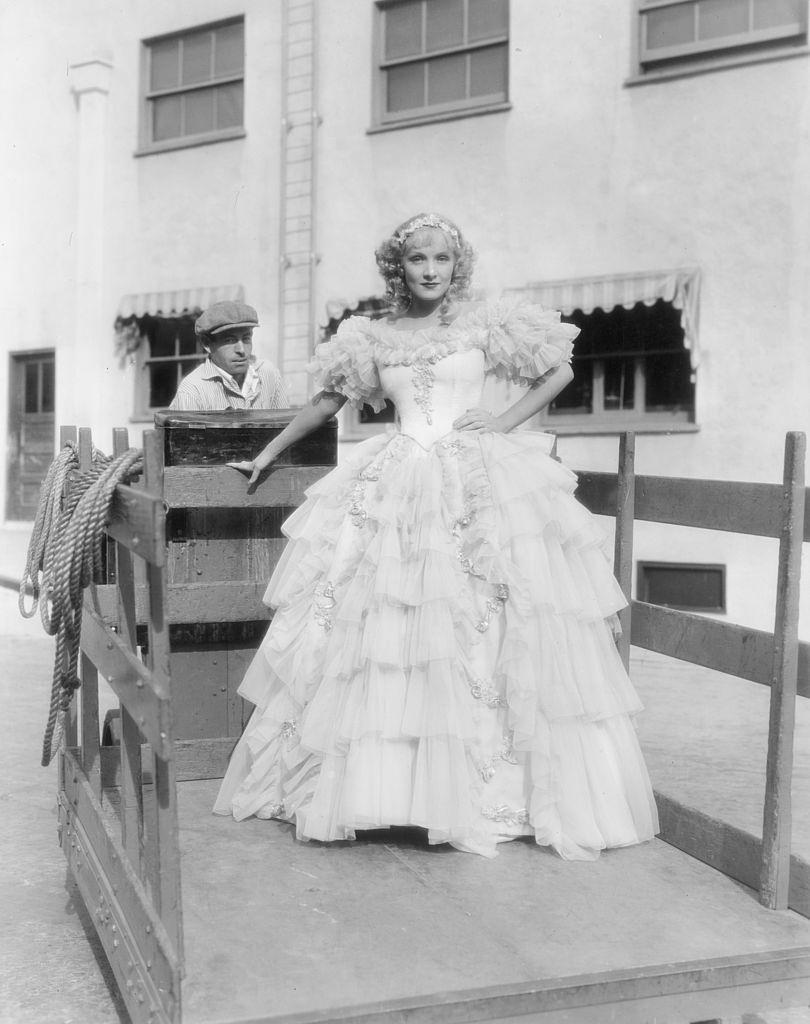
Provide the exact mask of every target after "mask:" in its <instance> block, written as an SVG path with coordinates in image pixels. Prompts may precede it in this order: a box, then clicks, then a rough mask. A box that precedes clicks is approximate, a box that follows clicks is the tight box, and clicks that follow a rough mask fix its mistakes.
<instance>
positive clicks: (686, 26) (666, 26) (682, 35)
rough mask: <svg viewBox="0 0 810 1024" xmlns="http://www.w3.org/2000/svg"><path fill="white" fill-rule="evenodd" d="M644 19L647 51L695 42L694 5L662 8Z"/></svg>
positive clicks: (648, 14)
mask: <svg viewBox="0 0 810 1024" xmlns="http://www.w3.org/2000/svg"><path fill="white" fill-rule="evenodd" d="M644 18H645V23H646V26H647V49H649V50H657V49H659V48H662V47H666V46H680V45H681V44H683V43H691V42H694V39H695V5H694V4H682V5H679V6H678V7H660V8H659V9H658V10H653V11H648V12H647V13H646V14H645V15H644Z"/></svg>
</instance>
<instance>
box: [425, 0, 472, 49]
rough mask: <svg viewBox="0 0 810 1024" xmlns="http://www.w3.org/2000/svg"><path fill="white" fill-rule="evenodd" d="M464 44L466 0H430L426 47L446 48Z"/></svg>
mask: <svg viewBox="0 0 810 1024" xmlns="http://www.w3.org/2000/svg"><path fill="white" fill-rule="evenodd" d="M463 45H464V0H429V3H428V5H427V19H426V23H425V49H426V50H428V51H431V50H444V49H446V48H447V47H448V46H463Z"/></svg>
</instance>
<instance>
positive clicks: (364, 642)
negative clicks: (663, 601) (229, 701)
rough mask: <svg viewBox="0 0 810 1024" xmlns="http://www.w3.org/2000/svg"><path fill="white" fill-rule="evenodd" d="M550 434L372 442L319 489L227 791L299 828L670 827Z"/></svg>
mask: <svg viewBox="0 0 810 1024" xmlns="http://www.w3.org/2000/svg"><path fill="white" fill-rule="evenodd" d="M548 444H549V439H548V437H547V436H545V435H537V434H528V433H523V434H512V435H502V434H482V435H481V434H472V433H464V432H459V433H452V434H450V435H448V436H447V437H446V438H444V439H442V440H441V441H439V442H437V443H436V444H435V445H434V446H433V447H431V448H430V449H429V450H425V449H424V448H422V447H421V446H420V445H419V444H418V443H417V442H416V441H414V440H413V439H411V438H409V437H408V436H406V435H403V434H395V435H384V436H380V437H376V438H373V439H371V440H370V441H367V442H365V443H363V444H361V445H359V446H358V448H357V449H356V451H355V453H354V454H353V457H352V458H351V459H349V460H347V461H346V463H345V464H343V465H341V466H339V467H338V468H337V469H335V470H334V471H333V472H332V473H330V474H329V475H328V476H326V477H324V478H323V479H322V480H320V481H319V482H318V483H317V484H315V485H314V486H313V487H311V488H310V490H309V491H308V495H307V500H306V501H305V503H304V504H303V505H302V506H301V507H300V508H299V509H297V510H296V512H294V513H293V515H292V516H291V517H290V518H289V519H288V520H287V522H286V524H285V527H284V531H285V533H286V535H287V536H288V538H289V543H288V545H287V547H286V549H285V551H284V554H283V555H282V558H281V559H280V561H279V563H278V565H277V567H276V570H275V572H274V574H273V577H272V579H271V581H270V584H269V586H268V589H267V593H266V595H265V601H266V602H267V603H268V604H269V605H271V606H272V607H274V608H275V609H276V611H275V615H274V618H273V621H272V623H271V625H270V627H269V629H268V632H267V635H266V637H265V639H264V641H263V642H262V645H261V647H260V649H259V651H258V652H257V654H256V657H255V659H254V661H253V663H252V664H251V666H250V668H249V669H248V671H247V674H246V676H245V679H244V681H243V683H242V686H241V687H240V693H241V694H242V696H244V697H245V698H246V699H247V700H249V701H251V702H252V703H253V704H255V705H256V709H255V711H254V713H253V716H252V717H251V720H250V722H249V724H248V726H247V728H246V730H245V733H244V735H243V737H242V739H241V740H240V741H239V743H238V744H237V747H236V749H235V751H234V754H233V757H232V759H231V763H230V765H229V768H228V772H227V774H226V776H225V779H224V781H223V784H222V788H221V790H220V794H219V797H218V800H217V803H216V806H215V808H214V809H215V811H217V812H219V813H232V814H233V815H234V817H235V818H237V819H243V818H246V817H248V816H251V815H257V816H258V817H267V818H271V817H272V818H281V819H284V820H287V821H291V822H294V823H295V826H296V833H297V835H298V837H299V838H300V839H317V840H324V841H330V840H336V839H352V838H354V835H355V831H356V830H358V829H368V828H380V827H386V826H391V825H417V826H421V827H424V828H426V829H427V830H428V836H429V840H430V842H446V841H448V842H451V843H453V844H454V845H455V846H457V847H459V848H461V849H467V850H473V851H475V852H479V853H483V854H485V855H490V856H491V855H493V854H494V853H495V848H496V844H497V842H499V841H501V840H503V839H507V838H511V837H513V836H515V835H522V834H528V835H534V836H535V838H536V840H537V842H538V843H541V844H544V845H550V846H552V847H554V849H556V850H557V851H558V852H559V853H560V854H561V855H562V856H563V857H566V858H572V859H591V858H593V857H595V856H597V855H598V852H599V851H600V850H601V849H604V848H605V847H612V846H623V845H628V844H632V843H637V842H640V841H642V840H645V839H649V838H650V837H652V836H653V835H654V834H655V832H656V831H657V818H656V811H655V803H654V800H653V796H652V790H651V787H650V783H649V779H648V776H647V772H646V768H645V766H644V762H643V759H642V756H641V752H640V750H639V746H638V741H637V739H636V734H635V730H634V728H633V725H632V722H631V719H630V716H631V715H632V714H633V713H634V712H636V711H638V710H639V708H640V704H639V701H638V698H637V696H636V694H635V691H634V690H633V687H632V685H631V683H630V680H629V678H628V677H627V674H626V672H625V670H624V667H623V665H622V663H621V660H620V658H619V656H618V654H617V652H616V648H615V645H614V642H613V635H612V630H611V627H610V621H611V620H612V619H614V617H615V613H616V612H617V611H618V610H619V609H620V608H621V607H623V605H624V604H625V601H624V597H623V595H622V593H621V590H620V588H619V587H618V585H617V583H616V581H615V580H614V578H613V575H612V573H611V572H610V568H609V566H608V563H607V561H606V559H605V556H604V552H603V549H602V543H603V537H602V533H601V530H600V528H599V527H598V525H597V522H596V520H595V519H594V518H593V517H592V516H591V515H590V513H588V512H587V511H586V510H585V509H584V508H583V507H582V506H581V505H580V504H579V503H578V502H577V501H576V500H575V499H574V497H573V491H574V489H575V487H576V478H575V476H574V475H573V474H572V473H571V472H570V471H568V470H567V469H565V468H564V467H563V466H561V465H560V464H559V463H557V462H556V461H555V460H553V459H551V458H550V457H549V456H548V454H547V452H548Z"/></svg>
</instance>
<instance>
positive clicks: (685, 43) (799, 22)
mask: <svg viewBox="0 0 810 1024" xmlns="http://www.w3.org/2000/svg"><path fill="white" fill-rule="evenodd" d="M806 41H807V0H640V3H639V63H640V66H641V70H642V71H645V72H649V71H655V70H664V69H666V68H677V67H679V66H682V65H684V64H688V65H693V64H694V63H695V62H696V61H700V60H707V59H716V58H717V57H722V58H725V59H727V58H728V57H730V56H731V57H737V58H744V59H747V58H750V57H753V56H756V55H757V54H760V53H762V52H763V51H766V50H772V49H773V47H774V46H795V45H796V44H804V43H806Z"/></svg>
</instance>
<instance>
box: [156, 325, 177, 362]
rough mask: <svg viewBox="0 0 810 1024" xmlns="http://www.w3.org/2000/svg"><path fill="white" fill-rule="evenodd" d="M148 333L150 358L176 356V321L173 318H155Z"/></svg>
mask: <svg viewBox="0 0 810 1024" xmlns="http://www.w3.org/2000/svg"><path fill="white" fill-rule="evenodd" d="M150 326H151V328H152V330H150V332H149V354H150V355H151V356H153V357H154V356H175V355H177V344H176V342H177V334H178V331H177V320H176V319H175V318H174V317H166V316H156V317H155V318H154V319H153V320H152V323H151V325H150Z"/></svg>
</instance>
